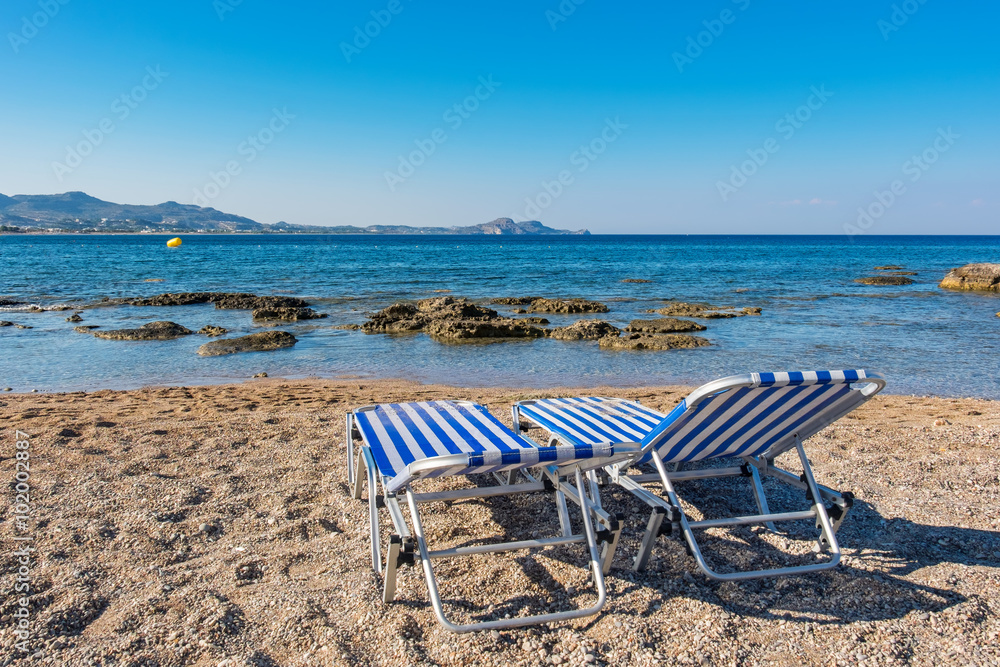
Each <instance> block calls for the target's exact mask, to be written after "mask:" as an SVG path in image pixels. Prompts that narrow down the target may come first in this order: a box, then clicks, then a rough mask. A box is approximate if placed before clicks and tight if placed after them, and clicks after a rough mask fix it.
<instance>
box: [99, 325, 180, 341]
mask: <svg viewBox="0 0 1000 667" xmlns="http://www.w3.org/2000/svg"><path fill="white" fill-rule="evenodd" d="M192 333H194V332H193V331H191V330H190V329H188V328H187V327H182V326H181V325H179V324H176V323H174V322H150V323H149V324H143V325H142V326H141V327H139V328H138V329H111V330H109V331H95V332H94V335H95V336H97V337H98V338H107V339H108V340H170V339H172V338H177V337H179V336H187V335H190V334H192Z"/></svg>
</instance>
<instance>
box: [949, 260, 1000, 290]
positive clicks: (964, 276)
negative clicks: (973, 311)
mask: <svg viewBox="0 0 1000 667" xmlns="http://www.w3.org/2000/svg"><path fill="white" fill-rule="evenodd" d="M939 286H940V287H943V288H945V289H958V290H982V291H985V292H1000V264H985V263H984V264H966V265H965V266H962V267H959V268H957V269H952V270H951V271H949V272H948V275H946V276H945V277H944V279H943V280H942V281H941V284H940V285H939Z"/></svg>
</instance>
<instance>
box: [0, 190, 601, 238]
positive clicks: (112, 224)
mask: <svg viewBox="0 0 1000 667" xmlns="http://www.w3.org/2000/svg"><path fill="white" fill-rule="evenodd" d="M44 232H50V233H51V232H62V233H78V234H87V233H91V234H95V233H100V234H114V233H119V234H142V233H146V234H158V233H164V234H165V233H188V234H193V233H202V234H232V233H244V234H477V235H480V234H501V235H508V236H509V235H545V234H590V232H589V231H587V230H586V229H581V230H577V231H570V230H566V229H553V228H551V227H546V226H545V225H543V224H542V223H540V222H538V221H537V220H528V221H525V222H514V221H513V220H511V219H510V218H497V219H496V220H493V221H491V222H484V223H482V224H479V225H470V226H467V227H411V226H408V225H369V226H367V227H355V226H353V225H337V226H332V227H321V226H316V225H293V224H289V223H287V222H277V223H274V224H267V223H263V222H257V221H256V220H251V219H250V218H244V217H242V216H239V215H233V214H231V213H223V212H222V211H218V210H216V209H214V208H205V207H202V206H194V205H192V204H178V203H177V202H174V201H168V202H164V203H163V204H156V205H155V206H142V205H130V204H115V203H114V202H109V201H103V200H101V199H98V198H96V197H91V196H90V195H88V194H86V193H84V192H66V193H63V194H57V195H14V196H13V197H8V196H6V195H3V194H0V233H15V234H16V233H27V234H30V233H44Z"/></svg>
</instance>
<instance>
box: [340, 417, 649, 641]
mask: <svg viewBox="0 0 1000 667" xmlns="http://www.w3.org/2000/svg"><path fill="white" fill-rule="evenodd" d="M450 403H454V404H458V405H463V406H467V407H470V408H477V409H482V410H484V411H485V408H482V406H478V405H477V404H475V403H471V402H468V401H450ZM378 407H379V406H378V405H370V406H366V407H363V408H359V409H357V410H354V411H352V412H349V413H348V414H347V416H346V432H347V457H348V469H349V472H348V478H349V482H350V485H351V491H352V495H353V496H354V498H355V499H359V500H360V499H362V497H363V495H364V493H363V491H364V488H363V487H364V483H365V482H367V484H368V510H369V531H370V535H371V564H372V569H373V570H374V571H375V572H377V573H378V574H380V575H382V577H383V587H382V600H383V601H384V602H386V603H389V602H392V601H393V599H394V598H395V594H396V577H397V571H398V569H399V568H400V567H401V566H403V565H406V564H411V565H412V564H414V563H415V561H416V560H419V561H420V562H421V564H422V567H423V573H424V578H425V579H426V582H427V589H428V594H429V597H430V600H431V606H432V608H433V610H434V614H435V616H436V617H437V619H438V621H439V622H440V623H441V624H442V625H443V626H444V627H445V628H447V629H448V630H451V631H454V632H470V631H476V630H494V629H503V628H512V627H519V626H524V625H531V624H537V623H549V622H558V621H566V620H570V619H574V618H580V617H584V616H592V615H594V614H596V613H598V612H599V611H600V610H601V608H602V607H603V606H604V603H605V601H606V597H607V590H606V586H605V581H604V575H605V574H606V573H607V571H608V570H609V569H610V567H611V560H612V559H613V558H614V554H615V550H616V548H617V546H618V539H619V536H620V534H621V519H622V517H620V516H614V515H611V514H609V513H608V512H607V511H606V510H605V509H604V508H603V507H602V506H601V500H600V493H599V489H598V485H597V478H596V475H595V474H594V469H596V468H599V467H601V466H604V465H607V464H608V463H610V462H613V461H617V460H621V459H624V458H628V457H632V456H634V455H635V453H636V452H637V451H638V448H631V449H629V448H625V451H624V453H617V452H615V453H614V455H613V456H606V457H600V458H593V459H586V458H581V459H577V460H572V461H569V462H567V463H564V462H559V463H558V464H555V465H536V466H532V467H530V469H529V466H523V467H516V466H515V467H513V468H511V469H509V470H505V471H503V472H502V473H495V476H496V477H497V479H498V480H499V481H500V482H501V483H500V484H498V485H497V486H489V487H479V488H470V489H458V490H449V491H436V492H422V493H418V492H416V491H414V489H413V483H414V482H416V481H418V480H420V479H423V478H425V477H429V476H436V474H437V473H442V472H444V471H447V470H448V469H452V470H454V469H459V468H462V467H465V466H467V465H468V462H469V456H468V455H467V454H452V455H447V456H435V457H431V458H425V459H422V460H418V461H415V462H413V463H411V464H410V465H409V466H408V467H407V473H408V475H409V480H408V481H407V482H406V483H405V484H404V485H402V486H401V487H400V488H393V486H392V484H393V478H392V477H389V476H385V475H382V474H381V473H380V471H379V468H378V465H377V464H376V460H375V457H374V455H373V452H372V448H371V446H370V445H369V443H366V442H365V438H364V435H363V432H362V430H361V429H360V427H359V424H358V422H357V415H358V414H359V413H364V412H365V411H370V410H375V409H377V408H378ZM498 424H499V423H498ZM501 426H502V425H501ZM503 428H506V427H503ZM511 434H512V435H513V433H511ZM518 437H520V438H523V439H524V440H527V441H528V442H529V443H531V444H532V445H534V446H535V447H537V448H538V449H539V450H545V449H546V448H541V447H539V446H538V445H537V444H536V443H534V442H533V441H532V440H530V439H529V438H526V437H525V436H523V435H522V436H518ZM356 450H358V451H357V453H356ZM611 451H613V450H611ZM445 474H448V473H447V472H445ZM518 475H520V476H521V477H523V478H524V481H516V479H517V476H518ZM540 492H548V493H552V494H553V495H554V497H555V503H556V508H557V514H558V517H559V524H560V535H559V536H557V537H545V538H538V539H531V540H518V541H511V542H500V543H491V544H481V545H472V546H461V547H455V548H451V549H439V550H433V549H431V548H430V547H429V545H428V542H427V537H426V534H425V532H424V529H423V521H422V519H421V516H420V509H419V506H420V505H421V504H425V503H431V502H442V501H455V500H469V499H477V498H479V499H481V498H489V497H493V496H501V495H503V496H509V495H512V494H518V493H540ZM404 497H405V499H406V504H407V506H408V510H409V512H408V513H409V516H410V522H411V524H412V529H411V527H410V525H409V524H408V523H407V521H406V517H405V515H404V511H403V509H402V507H401V503H400V501H401V499H402V498H404ZM567 499H568V500H570V501H572V502H573V503H574V504H575V505H576V506H577V507H579V509H580V516H581V523H582V527H583V532H582V533H574V532H573V531H572V529H571V522H570V515H569V510H568V505H567ZM382 508H384V509H385V510H386V511H387V512H388V514H389V518H390V521H391V524H392V528H393V533H392V534H391V535H390V536H389V543H388V549H387V552H386V554H385V559H384V565H383V558H382V548H381V539H380V530H379V510H380V509H382ZM566 544H583V545H584V546H585V547H586V550H587V557H588V559H589V565H590V570H591V581H592V582H593V583H594V586H595V588H596V592H597V600H596V602H595V603H594V604H593V605H591V606H589V607H586V608H581V609H570V610H566V611H560V612H552V613H546V614H538V615H534V616H524V617H517V618H510V619H499V620H492V621H482V622H475V623H454V622H452V621H450V620H449V619H448V618H447V617H446V615H445V611H444V607H443V603H442V600H441V596H440V593H439V591H438V584H437V577H436V575H435V572H434V568H433V566H432V560H434V559H438V558H455V557H461V556H469V555H474V554H483V553H493V552H504V551H517V550H525V549H529V550H530V549H540V548H545V547H551V546H557V545H566Z"/></svg>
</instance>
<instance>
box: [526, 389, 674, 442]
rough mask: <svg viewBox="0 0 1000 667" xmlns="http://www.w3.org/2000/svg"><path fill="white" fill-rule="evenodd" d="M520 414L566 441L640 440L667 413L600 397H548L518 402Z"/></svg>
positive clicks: (618, 399)
mask: <svg viewBox="0 0 1000 667" xmlns="http://www.w3.org/2000/svg"><path fill="white" fill-rule="evenodd" d="M518 409H519V411H520V413H521V415H523V416H525V417H527V418H528V419H530V420H531V421H533V422H535V423H536V424H538V425H539V426H541V427H542V428H544V429H545V430H547V431H549V432H550V433H553V434H555V435H557V436H561V438H562V440H564V441H565V442H575V443H586V444H588V445H597V444H607V443H622V442H641V441H642V440H643V438H645V437H646V436H647V435H649V434H650V433H651V432H652V431H653V429H655V428H656V427H657V426H658V425H659V424H660V422H662V421H663V418H664V417H666V416H667V415H665V414H663V413H662V412H657V411H656V410H651V409H649V408H647V407H645V406H642V405H640V404H638V403H636V402H634V401H626V400H623V399H620V398H602V397H599V396H589V397H579V398H546V399H541V400H537V401H524V402H522V403H519V404H518Z"/></svg>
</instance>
